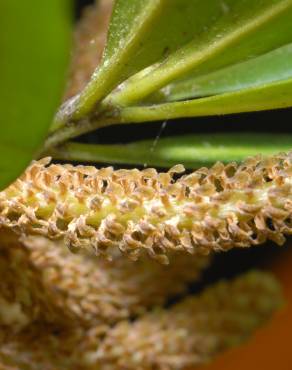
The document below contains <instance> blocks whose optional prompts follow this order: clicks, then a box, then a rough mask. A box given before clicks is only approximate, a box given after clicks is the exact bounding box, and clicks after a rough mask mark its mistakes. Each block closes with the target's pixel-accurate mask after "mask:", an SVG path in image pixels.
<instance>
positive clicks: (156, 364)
mask: <svg viewBox="0 0 292 370" xmlns="http://www.w3.org/2000/svg"><path fill="white" fill-rule="evenodd" d="M281 303H282V297H281V290H280V288H279V286H278V284H277V283H276V281H275V280H274V279H273V278H272V277H271V276H270V275H268V274H264V273H260V272H252V273H248V274H246V275H244V276H242V277H240V278H239V279H237V280H235V281H232V282H221V283H219V284H217V285H215V286H214V287H213V288H209V289H207V290H206V291H205V292H203V294H201V295H200V296H199V297H197V298H189V299H186V300H184V301H183V302H182V303H179V304H177V305H176V306H174V307H173V308H171V309H169V310H160V311H155V312H153V313H150V314H147V315H145V316H142V317H141V318H138V319H137V320H136V321H134V322H129V321H125V322H122V323H120V324H118V325H117V326H116V327H114V328H112V329H109V331H106V332H103V331H102V330H101V328H100V327H95V326H92V327H91V328H89V329H84V328H83V327H81V326H80V327H77V328H74V327H72V326H71V327H70V328H69V330H68V328H67V329H64V328H62V327H61V328H60V327H57V328H56V327H55V326H52V325H51V326H48V325H44V324H43V323H38V324H33V325H30V326H29V327H28V328H27V329H26V330H23V331H21V332H20V333H18V334H16V335H15V333H11V332H8V333H6V335H5V337H4V338H3V339H2V338H1V337H0V366H2V367H4V369H7V370H8V369H12V368H13V369H27V370H39V369H40V368H41V369H62V370H72V369H77V368H78V369H79V368H82V369H83V368H86V369H88V370H89V369H92V370H93V369H97V368H100V367H101V366H102V368H105V369H107V368H109V369H117V370H120V369H129V370H137V369H139V370H152V369H154V368H155V369H157V370H164V369H170V370H177V369H182V370H185V369H189V367H190V366H191V367H192V368H193V367H194V366H198V365H200V364H203V363H205V362H206V361H208V360H210V359H212V358H213V357H214V356H215V355H216V354H218V353H220V352H222V351H224V350H226V349H228V348H230V347H232V346H233V345H237V344H239V343H241V342H243V341H245V340H246V339H247V337H249V336H250V335H251V334H252V333H253V331H254V330H255V329H256V328H257V327H259V326H260V325H262V324H263V323H264V322H265V321H267V320H268V319H269V318H270V317H271V315H272V314H273V312H274V311H275V310H276V309H278V308H279V306H280V305H281ZM102 337H104V339H102ZM36 338H37V340H36ZM40 366H41V367H40Z"/></svg>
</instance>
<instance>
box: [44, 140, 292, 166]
mask: <svg viewBox="0 0 292 370" xmlns="http://www.w3.org/2000/svg"><path fill="white" fill-rule="evenodd" d="M291 147H292V135H287V134H282V135H279V134H277V135H274V134H255V133H240V134H236V133H228V134H214V135H209V134H199V135H188V136H176V137H168V138H162V139H160V140H159V141H158V143H157V144H155V141H154V142H153V140H145V141H138V142H134V143H130V144H120V145H117V144H115V145H101V144H80V143H73V142H69V143H66V144H64V145H63V146H61V147H56V148H53V149H51V150H50V151H49V152H48V153H46V154H47V155H50V156H52V157H54V158H55V159H59V160H65V161H80V162H92V163H96V162H99V163H116V164H124V163H127V164H132V165H141V166H143V165H145V164H147V166H156V167H157V166H160V167H171V166H174V165H175V164H177V163H182V164H183V165H184V166H185V167H187V168H198V167H202V166H208V167H209V166H211V165H212V164H214V162H216V161H221V162H224V163H227V162H229V161H237V162H240V161H242V160H244V159H245V158H246V157H249V156H254V155H257V154H262V155H265V156H267V155H273V154H275V153H277V152H280V151H289V150H290V149H291Z"/></svg>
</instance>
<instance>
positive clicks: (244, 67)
mask: <svg viewBox="0 0 292 370" xmlns="http://www.w3.org/2000/svg"><path fill="white" fill-rule="evenodd" d="M291 60H292V44H288V45H285V46H283V47H281V48H278V49H276V50H273V51H271V52H269V53H267V54H264V55H261V56H259V57H257V58H253V59H250V60H248V61H245V62H242V63H238V64H235V65H232V66H231V67H226V68H223V69H220V70H219V71H215V72H212V73H209V74H207V75H204V76H200V77H195V78H190V79H185V80H183V81H180V82H177V83H173V84H171V85H169V86H167V87H165V88H164V89H163V90H162V91H161V97H160V99H161V100H164V101H176V100H184V99H189V98H197V97H202V96H211V95H216V94H222V93H225V92H229V91H237V90H241V89H247V88H250V87H254V86H260V85H265V84H268V83H271V82H276V81H280V80H285V79H289V78H292V66H291Z"/></svg>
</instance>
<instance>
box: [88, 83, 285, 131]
mask: <svg viewBox="0 0 292 370" xmlns="http://www.w3.org/2000/svg"><path fill="white" fill-rule="evenodd" d="M291 106H292V78H290V79H287V80H281V81H276V82H271V83H268V84H266V85H260V86H255V87H251V88H249V89H242V90H239V91H234V92H229V93H225V94H218V95H214V96H210V97H206V98H202V99H194V100H185V101H179V102H170V103H164V104H156V105H150V106H136V107H126V108H123V109H121V111H120V122H122V123H129V122H132V123H139V122H148V121H157V120H166V119H173V118H182V117H202V116H208V115H209V116H211V115H218V114H231V113H241V112H256V111H263V110H270V109H277V108H288V107H291ZM98 124H99V123H98V122H96V125H98ZM93 126H94V123H93V124H92V127H93Z"/></svg>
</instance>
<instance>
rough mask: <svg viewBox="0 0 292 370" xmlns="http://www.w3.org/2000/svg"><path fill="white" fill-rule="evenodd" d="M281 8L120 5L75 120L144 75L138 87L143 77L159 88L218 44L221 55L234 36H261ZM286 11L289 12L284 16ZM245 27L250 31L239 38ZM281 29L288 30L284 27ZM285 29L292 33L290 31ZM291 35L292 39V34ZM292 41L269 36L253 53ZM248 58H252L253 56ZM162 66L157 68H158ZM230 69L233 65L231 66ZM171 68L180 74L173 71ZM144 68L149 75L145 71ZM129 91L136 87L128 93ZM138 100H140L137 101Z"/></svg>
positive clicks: (181, 1) (233, 2)
mask: <svg viewBox="0 0 292 370" xmlns="http://www.w3.org/2000/svg"><path fill="white" fill-rule="evenodd" d="M278 2H279V1H276V0H264V1H263V0H261V1H260V2H259V1H254V0H244V1H242V0H225V1H221V0H220V1H219V0H206V1H201V0H192V1H190V0H133V1H131V2H129V1H128V0H117V1H116V3H115V7H114V10H113V16H112V21H111V25H110V28H109V36H108V42H107V45H106V48H105V53H104V57H103V60H102V62H101V64H100V66H99V67H98V68H97V70H96V72H95V73H94V75H93V77H92V79H91V81H90V82H89V84H88V86H87V87H86V88H85V90H84V91H83V92H82V93H81V96H80V97H78V98H77V101H76V102H74V106H75V107H74V109H75V110H76V111H75V113H74V116H73V117H74V118H75V119H76V118H80V117H81V116H83V115H85V114H88V113H89V112H90V111H92V110H93V109H94V107H95V106H96V104H97V103H98V102H99V101H100V100H101V99H102V98H104V97H105V96H106V95H107V94H108V93H110V91H111V90H112V89H113V88H115V87H116V86H117V85H118V84H119V83H121V82H123V81H125V80H126V79H127V78H128V77H131V76H132V75H133V74H135V73H137V72H139V71H142V72H141V73H139V74H138V75H137V76H135V77H134V79H133V81H132V82H133V85H135V83H136V82H137V81H139V80H140V79H141V77H142V76H144V75H146V76H145V78H146V79H147V78H148V77H149V80H152V77H153V83H154V84H156V83H157V81H156V82H155V80H156V77H155V76H156V74H157V73H159V75H160V77H162V74H163V75H165V74H167V75H168V74H169V76H168V77H169V78H170V77H171V75H172V73H173V72H174V69H175V68H176V69H177V71H176V74H177V73H178V71H180V70H184V69H185V68H186V66H187V65H188V68H189V69H190V66H189V64H190V63H194V62H193V61H191V60H190V59H192V60H193V59H194V58H195V59H198V57H199V58H200V57H201V56H200V55H201V52H202V50H204V49H206V48H207V49H208V51H207V54H208V56H209V57H210V56H211V55H209V54H210V53H211V54H212V53H213V52H214V53H217V51H216V46H217V43H218V42H219V40H221V42H220V45H221V44H222V46H223V47H221V49H224V48H227V47H228V43H230V41H231V40H229V39H230V35H231V34H232V35H233V34H235V33H236V35H235V36H236V37H237V40H238V41H239V39H240V38H242V37H241V36H242V34H247V33H248V32H250V29H252V30H255V29H256V28H257V29H259V30H260V29H261V26H262V24H263V23H265V22H266V18H269V20H270V18H271V19H272V18H273V16H275V18H276V17H277V15H278V13H279V12H282V11H283V9H282V8H283V1H280V3H281V4H280V6H279V4H277V3H278ZM286 2H287V0H286ZM290 3H291V1H290ZM278 8H279V9H278ZM280 8H281V9H280ZM286 9H287V7H285V9H284V10H286ZM262 13H263V14H262ZM270 13H272V14H270ZM262 18H263V19H262ZM289 19H290V20H291V19H292V18H291V17H290V18H289ZM241 27H245V29H244V30H242V32H241V30H240V32H239V29H240V28H241ZM281 27H282V28H283V29H284V26H281ZM285 27H286V28H288V27H287V25H285ZM288 34H290V35H291V34H292V32H288ZM288 37H289V36H288V35H286V34H285V33H282V36H279V35H278V34H276V35H275V37H270V36H269V37H268V40H269V42H268V44H267V45H264V44H263V45H262V44H261V43H260V45H261V46H259V45H257V49H256V50H254V48H253V50H251V53H252V54H253V55H255V54H256V53H257V52H258V51H261V50H263V51H266V50H270V48H272V47H273V45H276V46H278V45H279V44H280V45H281V42H284V40H286V39H288ZM228 38H229V39H228ZM223 39H224V41H223ZM227 39H228V40H227ZM290 40H291V38H290ZM240 41H241V40H240ZM212 48H213V49H214V50H213V49H212ZM243 48H245V46H244V45H243ZM209 49H212V50H209ZM221 51H222V50H221ZM242 54H244V52H242V51H241V53H240V55H238V56H236V57H235V56H234V55H232V60H236V59H238V58H239V59H240V58H241V57H242ZM245 54H246V53H245ZM244 56H245V57H248V56H250V54H248V55H244ZM229 59H230V58H229ZM157 62H159V63H158V65H155V63H157ZM226 63H230V60H228V61H227V62H226ZM170 64H171V65H172V67H175V68H172V67H170ZM195 64H196V61H195ZM144 68H146V70H143V69H144ZM170 68H171V70H170ZM191 68H192V67H191ZM153 73H154V74H155V76H154V75H153ZM179 73H181V71H180V72H179ZM164 77H165V76H164ZM150 84H151V81H150ZM130 86H132V84H130V85H129V89H131V87H130ZM153 87H154V85H153ZM122 90H123V87H122ZM131 91H132V89H131ZM132 93H133V91H132ZM143 94H144V93H143ZM139 95H140V94H139ZM137 99H140V97H139V98H137ZM137 99H136V98H135V101H137Z"/></svg>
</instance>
